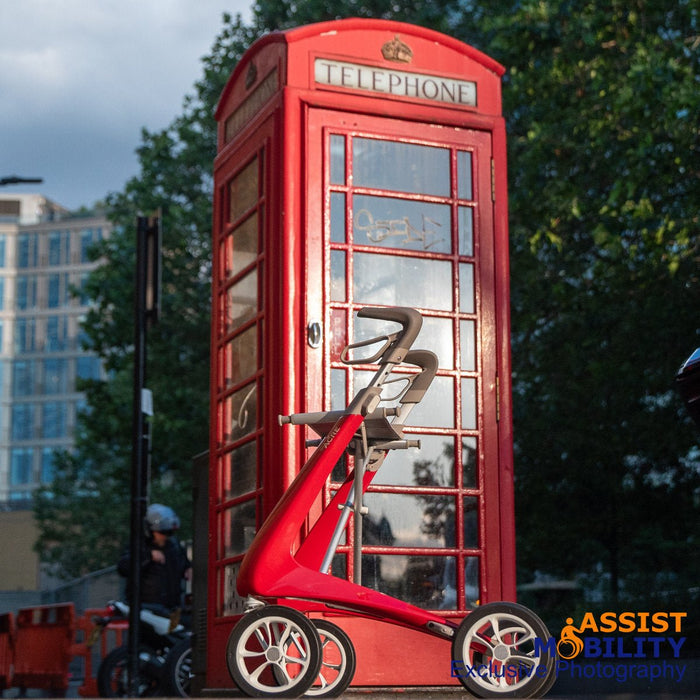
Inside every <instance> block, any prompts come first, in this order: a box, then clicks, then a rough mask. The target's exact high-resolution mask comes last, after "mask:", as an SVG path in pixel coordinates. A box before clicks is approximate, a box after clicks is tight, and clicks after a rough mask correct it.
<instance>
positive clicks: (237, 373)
mask: <svg viewBox="0 0 700 700" xmlns="http://www.w3.org/2000/svg"><path fill="white" fill-rule="evenodd" d="M227 353H228V360H229V365H228V377H227V384H228V385H229V386H230V385H231V384H238V383H239V382H241V381H243V380H244V379H246V378H247V377H250V376H252V375H253V374H255V372H256V371H257V369H258V327H257V326H251V327H250V328H248V329H247V330H245V331H244V332H243V333H241V334H240V335H237V336H236V337H235V338H232V339H231V341H230V342H229V343H228V347H227Z"/></svg>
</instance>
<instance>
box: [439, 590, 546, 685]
mask: <svg viewBox="0 0 700 700" xmlns="http://www.w3.org/2000/svg"><path fill="white" fill-rule="evenodd" d="M550 637H551V635H550V634H549V631H548V630H547V627H546V625H545V624H544V622H542V620H540V618H539V617H537V615H535V613H533V612H532V611H531V610H529V609H528V608H526V607H524V606H523V605H518V604H517V603H488V604H487V605H482V606H480V607H478V608H476V609H475V610H474V611H473V612H471V613H469V615H467V617H465V618H464V620H463V621H462V624H461V625H460V626H459V629H458V630H457V634H456V635H455V637H454V639H453V641H452V660H453V669H454V671H455V673H456V674H457V675H458V676H459V680H460V682H461V683H462V685H463V686H464V687H465V688H466V689H467V690H468V691H469V692H470V693H472V694H473V695H475V696H476V697H479V698H534V697H542V696H543V694H544V693H546V692H547V691H548V690H549V689H550V688H551V686H552V684H553V677H554V675H555V674H556V668H555V663H556V653H554V654H552V653H551V652H550V649H551V645H550V646H549V647H548V646H547V643H548V641H549V640H550Z"/></svg>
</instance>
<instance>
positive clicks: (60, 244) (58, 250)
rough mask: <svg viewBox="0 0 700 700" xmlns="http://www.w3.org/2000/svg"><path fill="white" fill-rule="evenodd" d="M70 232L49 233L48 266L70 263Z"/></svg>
mask: <svg viewBox="0 0 700 700" xmlns="http://www.w3.org/2000/svg"><path fill="white" fill-rule="evenodd" d="M69 249H70V231H51V232H50V233H49V265H66V264H67V263H69V262H70V257H69Z"/></svg>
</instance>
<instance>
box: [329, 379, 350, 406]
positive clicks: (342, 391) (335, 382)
mask: <svg viewBox="0 0 700 700" xmlns="http://www.w3.org/2000/svg"><path fill="white" fill-rule="evenodd" d="M346 375H347V373H346V371H345V370H344V369H332V370H331V411H339V410H341V409H343V408H345V407H346V406H347V405H348V399H347V392H346V387H345V377H346Z"/></svg>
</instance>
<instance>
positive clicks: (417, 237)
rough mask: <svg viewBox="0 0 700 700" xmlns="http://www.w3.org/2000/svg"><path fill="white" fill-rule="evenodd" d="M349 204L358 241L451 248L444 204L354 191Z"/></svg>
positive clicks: (440, 249) (411, 247)
mask: <svg viewBox="0 0 700 700" xmlns="http://www.w3.org/2000/svg"><path fill="white" fill-rule="evenodd" d="M352 208H353V236H354V240H355V243H357V244H358V245H376V246H381V247H383V248H402V249H405V250H430V251H431V252H434V253H450V252H451V251H452V245H451V237H450V207H449V205H447V204H432V203H430V202H416V201H412V200H407V199H396V198H393V197H372V196H369V195H355V196H354V197H353V200H352Z"/></svg>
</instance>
